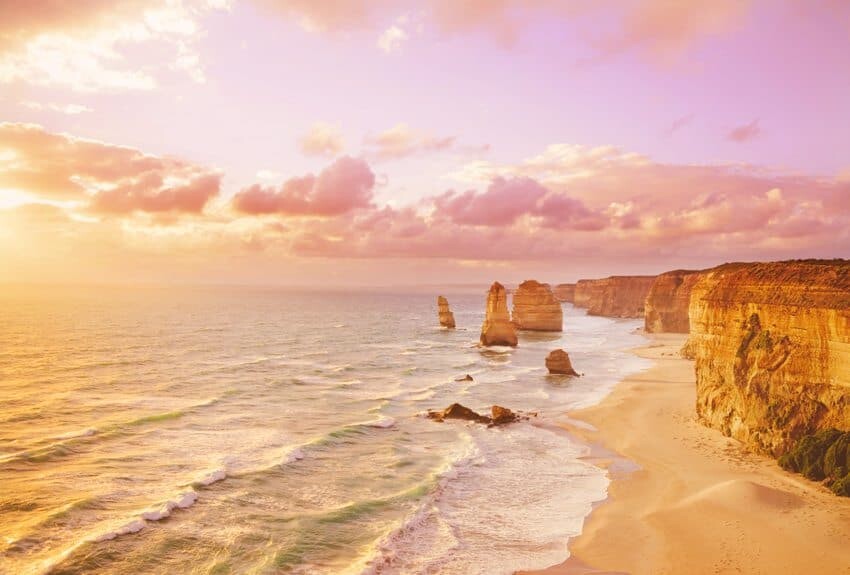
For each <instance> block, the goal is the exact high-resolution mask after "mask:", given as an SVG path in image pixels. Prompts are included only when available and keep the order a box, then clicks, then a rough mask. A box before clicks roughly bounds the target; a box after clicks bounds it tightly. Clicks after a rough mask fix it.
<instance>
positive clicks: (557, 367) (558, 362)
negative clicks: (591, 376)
mask: <svg viewBox="0 0 850 575" xmlns="http://www.w3.org/2000/svg"><path fill="white" fill-rule="evenodd" d="M546 369H548V370H549V373H551V374H554V375H573V376H577V375H578V373H577V372H576V370H574V369H573V364H572V363H571V362H570V355H569V354H568V353H567V352H565V351H564V350H563V349H556V350H554V351H552V352H550V353H549V355H547V356H546Z"/></svg>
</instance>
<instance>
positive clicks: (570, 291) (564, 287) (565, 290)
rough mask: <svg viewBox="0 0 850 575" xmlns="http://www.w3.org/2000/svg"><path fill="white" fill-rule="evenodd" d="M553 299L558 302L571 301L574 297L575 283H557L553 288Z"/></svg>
mask: <svg viewBox="0 0 850 575" xmlns="http://www.w3.org/2000/svg"><path fill="white" fill-rule="evenodd" d="M553 291H554V293H555V299H557V300H558V301H560V302H567V303H573V302H574V301H575V298H576V284H558V285H556V286H555V289H554V290H553Z"/></svg>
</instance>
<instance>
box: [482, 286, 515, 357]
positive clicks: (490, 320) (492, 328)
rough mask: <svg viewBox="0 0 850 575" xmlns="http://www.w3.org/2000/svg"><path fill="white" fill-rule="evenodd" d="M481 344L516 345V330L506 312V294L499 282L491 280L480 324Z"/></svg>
mask: <svg viewBox="0 0 850 575" xmlns="http://www.w3.org/2000/svg"><path fill="white" fill-rule="evenodd" d="M481 345H485V346H490V345H508V346H511V347H516V345H517V335H516V330H515V329H514V324H513V323H512V322H511V318H510V315H509V314H508V294H507V292H506V291H505V286H503V285H502V284H500V283H499V282H493V285H492V286H490V291H489V292H488V293H487V315H486V316H485V317H484V323H483V324H482V326H481Z"/></svg>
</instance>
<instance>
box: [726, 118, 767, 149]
mask: <svg viewBox="0 0 850 575" xmlns="http://www.w3.org/2000/svg"><path fill="white" fill-rule="evenodd" d="M760 134H761V126H759V121H758V120H757V119H756V120H753V121H752V122H750V123H748V124H743V125H741V126H737V127H735V128H733V129H732V130H731V131H730V132H729V133H728V134H726V139H727V140H729V141H731V142H738V143H741V142H749V141H750V140H754V139H756V138H757V137H758V136H759V135H760Z"/></svg>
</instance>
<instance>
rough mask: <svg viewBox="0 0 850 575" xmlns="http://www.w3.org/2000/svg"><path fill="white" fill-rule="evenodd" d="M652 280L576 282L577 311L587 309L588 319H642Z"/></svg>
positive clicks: (625, 278) (623, 278)
mask: <svg viewBox="0 0 850 575" xmlns="http://www.w3.org/2000/svg"><path fill="white" fill-rule="evenodd" d="M653 281H655V276H611V277H609V278H604V279H597V280H579V281H578V282H576V289H575V301H574V305H575V306H576V307H584V308H587V314H588V315H603V316H608V317H622V318H637V317H643V306H644V302H645V301H646V296H647V294H648V293H649V289H650V288H651V287H652V282H653Z"/></svg>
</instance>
